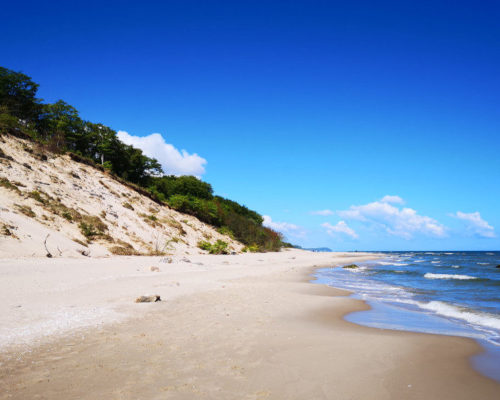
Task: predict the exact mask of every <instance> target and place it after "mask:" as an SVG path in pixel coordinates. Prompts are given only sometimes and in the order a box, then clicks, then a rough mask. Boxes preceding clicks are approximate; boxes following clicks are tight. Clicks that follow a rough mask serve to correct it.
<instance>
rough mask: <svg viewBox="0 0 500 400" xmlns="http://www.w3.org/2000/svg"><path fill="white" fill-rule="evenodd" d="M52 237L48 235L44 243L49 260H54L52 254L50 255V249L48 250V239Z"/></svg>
mask: <svg viewBox="0 0 500 400" xmlns="http://www.w3.org/2000/svg"><path fill="white" fill-rule="evenodd" d="M49 236H50V233H48V234H47V236H46V237H45V240H44V241H43V245H44V246H45V251H46V252H47V254H46V256H47V257H48V258H52V254H51V253H50V251H49V249H48V248H47V239H48V238H49Z"/></svg>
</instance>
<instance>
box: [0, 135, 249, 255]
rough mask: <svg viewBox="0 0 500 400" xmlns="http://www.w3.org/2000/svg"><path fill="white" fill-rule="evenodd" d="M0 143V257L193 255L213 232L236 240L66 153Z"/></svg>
mask: <svg viewBox="0 0 500 400" xmlns="http://www.w3.org/2000/svg"><path fill="white" fill-rule="evenodd" d="M0 149H1V151H0V257H32V256H41V257H45V256H47V254H50V255H51V256H53V257H60V256H62V257H85V256H87V257H88V256H90V257H99V256H106V255H110V254H118V255H134V254H137V255H139V254H141V255H161V254H165V255H168V254H193V253H199V252H201V250H200V249H198V248H197V243H198V242H199V241H201V240H205V241H207V240H208V241H216V240H219V239H220V240H224V241H225V242H228V243H229V249H230V251H235V252H239V251H240V250H241V248H242V247H243V246H242V245H241V244H240V243H239V242H236V241H234V240H232V239H231V238H229V237H228V236H225V235H222V234H220V233H218V232H217V231H216V230H215V229H214V228H212V227H211V226H209V225H207V224H204V223H202V222H200V221H199V220H198V219H196V218H195V217H192V216H189V215H185V214H181V213H178V212H177V211H175V210H172V209H170V208H169V207H167V206H164V205H160V204H157V203H156V202H154V201H153V200H151V199H149V198H148V197H146V196H144V195H141V194H140V193H138V192H136V191H135V190H134V189H132V188H130V187H128V186H126V185H124V184H122V183H120V182H118V181H117V180H116V179H114V178H113V177H112V176H111V175H109V174H108V173H106V172H102V171H100V170H98V169H95V168H94V167H92V166H88V165H85V164H82V163H79V162H76V161H73V160H72V159H71V158H70V157H68V156H56V155H49V154H47V153H43V152H41V151H40V150H39V149H38V148H37V146H36V145H35V144H33V143H30V142H28V141H25V140H22V139H19V138H14V137H10V136H2V137H1V142H0Z"/></svg>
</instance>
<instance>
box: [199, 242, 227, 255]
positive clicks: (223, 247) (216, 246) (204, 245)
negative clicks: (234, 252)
mask: <svg viewBox="0 0 500 400" xmlns="http://www.w3.org/2000/svg"><path fill="white" fill-rule="evenodd" d="M198 247H199V248H200V249H202V250H206V251H208V252H209V253H210V254H228V253H229V252H228V249H227V247H228V244H227V243H226V242H224V241H223V240H217V241H216V242H215V243H213V244H212V243H210V242H207V241H200V242H198Z"/></svg>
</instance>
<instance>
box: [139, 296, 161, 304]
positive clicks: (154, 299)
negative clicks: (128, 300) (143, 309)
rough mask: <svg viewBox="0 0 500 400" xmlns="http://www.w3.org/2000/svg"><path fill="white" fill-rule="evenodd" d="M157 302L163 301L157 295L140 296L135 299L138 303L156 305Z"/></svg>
mask: <svg viewBox="0 0 500 400" xmlns="http://www.w3.org/2000/svg"><path fill="white" fill-rule="evenodd" d="M157 301H161V298H160V295H159V294H155V295H153V296H140V297H138V298H137V299H135V302H136V303H155V302H157Z"/></svg>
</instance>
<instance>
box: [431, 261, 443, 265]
mask: <svg viewBox="0 0 500 400" xmlns="http://www.w3.org/2000/svg"><path fill="white" fill-rule="evenodd" d="M440 262H441V261H431V263H432V264H439V263H440Z"/></svg>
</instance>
